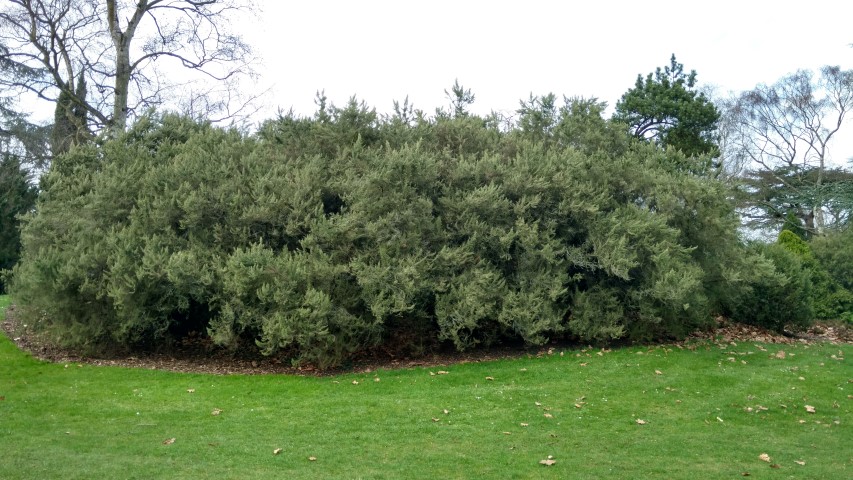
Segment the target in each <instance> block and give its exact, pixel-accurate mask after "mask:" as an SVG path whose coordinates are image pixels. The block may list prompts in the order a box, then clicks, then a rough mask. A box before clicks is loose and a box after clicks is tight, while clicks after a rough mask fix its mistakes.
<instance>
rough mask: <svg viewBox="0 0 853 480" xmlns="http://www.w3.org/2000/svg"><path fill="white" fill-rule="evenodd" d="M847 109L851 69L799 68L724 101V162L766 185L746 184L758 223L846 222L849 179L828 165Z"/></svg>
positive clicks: (815, 227) (851, 105) (852, 90)
mask: <svg viewBox="0 0 853 480" xmlns="http://www.w3.org/2000/svg"><path fill="white" fill-rule="evenodd" d="M851 109H853V70H841V68H839V67H837V66H836V67H833V66H826V67H823V68H822V69H821V70H820V72H819V75H817V76H815V74H814V72H811V71H808V70H800V71H797V72H795V73H792V74H790V75H787V76H785V77H783V78H782V79H780V80H779V81H777V82H776V83H774V84H772V85H763V84H762V85H758V86H757V87H755V88H754V89H753V90H750V91H747V92H744V93H743V94H741V95H740V96H738V97H736V98H734V99H732V100H730V101H729V102H728V104H727V106H726V116H727V117H728V118H729V121H727V122H726V129H727V132H726V134H725V138H726V142H725V143H724V154H725V159H726V162H728V163H730V164H735V165H740V166H743V169H745V170H746V174H745V176H746V177H747V179H752V180H755V179H761V181H760V182H759V183H763V184H764V185H765V186H767V187H766V188H763V187H761V186H760V185H756V184H755V182H753V181H748V182H747V186H748V187H749V188H748V189H747V192H746V193H747V194H748V200H749V201H748V203H747V206H749V207H755V208H753V209H752V210H751V213H752V214H753V215H754V216H755V217H756V219H757V220H759V222H760V223H762V224H763V225H764V226H770V227H773V226H778V225H779V224H781V223H783V222H784V221H786V219H787V218H788V217H789V215H793V216H795V217H796V218H797V219H798V220H799V222H800V225H801V226H802V227H803V228H805V229H806V230H807V231H811V232H816V233H820V232H822V231H823V230H824V229H825V228H829V227H833V226H837V225H842V224H844V223H846V222H847V219H848V218H849V211H850V198H849V197H850V194H849V192H850V190H851V186H850V182H851V175H850V173H849V171H846V170H844V169H841V168H839V167H838V166H837V165H833V164H832V162H831V157H830V150H829V146H830V142H831V141H832V139H833V138H835V137H836V136H837V135H838V132H839V131H840V130H841V128H842V127H843V126H844V124H845V121H846V119H847V117H848V115H849V113H850V111H851ZM770 186H772V187H770ZM768 191H773V192H774V194H773V195H772V196H767V195H766V194H767V193H768Z"/></svg>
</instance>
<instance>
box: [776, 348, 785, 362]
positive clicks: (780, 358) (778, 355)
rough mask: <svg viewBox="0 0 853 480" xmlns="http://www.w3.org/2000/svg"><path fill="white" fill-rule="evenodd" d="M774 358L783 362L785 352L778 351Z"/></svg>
mask: <svg viewBox="0 0 853 480" xmlns="http://www.w3.org/2000/svg"><path fill="white" fill-rule="evenodd" d="M776 358H778V359H779V360H784V359H785V351H784V350H779V351H778V352H776Z"/></svg>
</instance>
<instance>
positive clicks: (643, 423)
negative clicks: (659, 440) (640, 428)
mask: <svg viewBox="0 0 853 480" xmlns="http://www.w3.org/2000/svg"><path fill="white" fill-rule="evenodd" d="M636 422H637V425H645V424H646V423H648V422H646V421H645V420H643V419H642V418H638V419H637V420H636Z"/></svg>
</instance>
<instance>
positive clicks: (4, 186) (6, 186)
mask: <svg viewBox="0 0 853 480" xmlns="http://www.w3.org/2000/svg"><path fill="white" fill-rule="evenodd" d="M29 180H30V179H29V174H28V172H27V171H26V170H25V169H24V167H23V166H22V165H21V161H20V159H19V158H18V157H17V156H15V155H11V154H8V153H3V154H2V157H0V270H4V269H9V268H12V267H13V266H14V265H15V264H16V263H17V261H18V258H19V257H20V252H21V237H20V231H19V223H20V222H19V216H20V215H23V214H26V213H28V212H30V211H31V210H32V209H33V207H34V206H35V203H36V192H37V191H36V188H35V187H34V186H33V185H32V184H31V183H30V181H29ZM5 290H6V287H5V282H4V281H3V278H2V277H0V293H3V292H5Z"/></svg>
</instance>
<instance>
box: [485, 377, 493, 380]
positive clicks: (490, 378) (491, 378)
mask: <svg viewBox="0 0 853 480" xmlns="http://www.w3.org/2000/svg"><path fill="white" fill-rule="evenodd" d="M494 379H495V378H494V377H486V380H494Z"/></svg>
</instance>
